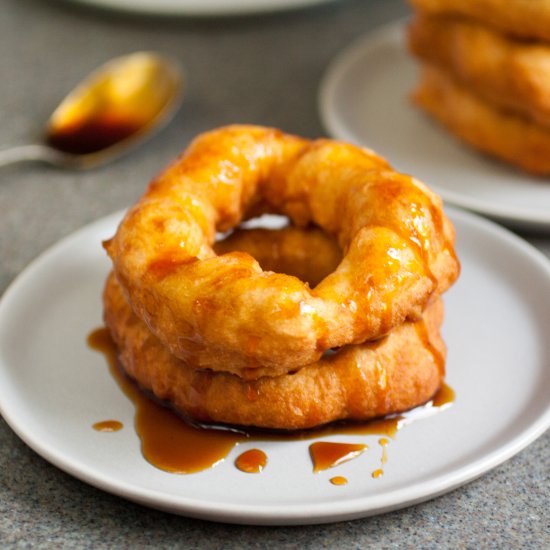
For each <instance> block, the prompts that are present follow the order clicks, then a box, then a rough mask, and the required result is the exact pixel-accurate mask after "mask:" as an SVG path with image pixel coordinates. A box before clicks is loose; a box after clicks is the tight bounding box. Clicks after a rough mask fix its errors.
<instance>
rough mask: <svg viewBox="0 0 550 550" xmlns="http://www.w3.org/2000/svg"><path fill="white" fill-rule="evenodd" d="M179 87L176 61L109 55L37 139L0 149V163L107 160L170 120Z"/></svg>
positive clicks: (84, 164)
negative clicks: (41, 136)
mask: <svg viewBox="0 0 550 550" xmlns="http://www.w3.org/2000/svg"><path fill="white" fill-rule="evenodd" d="M182 86H183V76H182V71H181V69H180V67H179V65H178V64H177V63H176V62H175V61H173V60H171V59H167V58H165V57H163V56H161V55H159V54H157V53H154V52H136V53H132V54H129V55H125V56H122V57H117V58H115V59H112V60H111V61H108V62H107V63H105V64H104V65H102V66H101V67H99V68H98V69H96V70H95V71H94V72H92V73H91V74H90V75H89V76H88V77H87V78H85V79H84V80H83V81H82V82H81V83H80V84H78V85H77V87H76V88H75V89H74V90H73V91H72V92H70V93H69V95H67V96H66V97H65V99H64V100H63V101H62V102H61V104H60V105H59V106H58V107H57V108H56V109H55V111H54V112H53V114H52V115H51V117H50V119H49V120H48V122H47V124H46V129H45V134H44V138H43V140H42V142H41V143H38V144H34V145H23V146H19V147H14V148H11V149H7V150H4V151H0V166H2V165H6V164H11V163H14V162H22V161H29V160H34V161H42V162H47V163H49V164H54V165H56V166H61V167H66V168H76V169H87V168H93V167H96V166H99V165H101V164H105V163H107V162H109V161H112V160H114V159H115V158H117V157H119V156H121V155H123V154H124V153H126V152H128V151H129V150H131V149H132V148H134V147H136V146H137V145H138V144H140V143H142V142H143V141H144V140H145V139H147V138H149V137H151V136H152V135H153V134H154V133H155V132H157V131H158V130H160V129H161V128H162V127H163V126H165V125H166V124H167V123H168V122H169V121H170V119H171V118H172V117H173V115H174V114H175V112H176V111H177V109H178V107H179V105H180V103H181V99H182Z"/></svg>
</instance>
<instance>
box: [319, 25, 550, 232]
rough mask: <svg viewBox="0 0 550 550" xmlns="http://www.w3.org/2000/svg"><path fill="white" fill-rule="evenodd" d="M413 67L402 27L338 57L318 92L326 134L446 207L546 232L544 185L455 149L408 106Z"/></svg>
mask: <svg viewBox="0 0 550 550" xmlns="http://www.w3.org/2000/svg"><path fill="white" fill-rule="evenodd" d="M415 81H416V64H415V61H414V59H413V58H412V57H411V56H410V54H409V53H408V52H407V50H406V45H405V24H404V23H403V22H399V23H394V24H392V25H389V26H387V27H383V28H381V29H379V30H378V31H376V32H374V33H371V34H369V35H367V36H365V37H364V38H362V39H361V40H359V41H358V42H356V43H355V44H353V45H352V46H351V47H350V48H349V49H347V50H346V51H344V52H343V53H342V54H341V55H339V56H338V57H337V58H336V59H335V61H334V62H333V63H332V64H331V65H330V67H329V68H328V70H327V72H326V75H325V77H324V79H323V82H322V84H321V89H320V97H319V103H320V111H321V116H322V119H323V122H324V125H325V127H326V129H327V131H328V132H329V134H331V135H332V136H334V137H336V138H338V139H342V140H346V141H351V142H355V143H357V144H360V145H363V146H367V147H370V148H372V149H374V150H375V151H378V152H379V153H381V154H382V155H383V156H385V157H386V158H387V159H388V160H389V162H390V163H391V164H392V165H393V166H395V168H396V169H398V170H399V171H401V172H406V173H410V174H414V175H415V176H417V177H418V178H420V179H421V180H423V181H425V182H426V183H427V184H428V185H429V186H430V187H432V188H433V189H434V190H436V191H437V192H438V193H439V194H440V195H441V196H442V197H443V198H444V199H445V200H446V201H448V202H450V203H452V204H455V205H457V206H462V207H464V208H468V209H470V210H474V211H476V212H479V213H481V214H485V215H489V216H491V217H493V218H495V219H498V220H500V221H503V222H505V223H510V224H514V225H517V226H525V227H531V228H538V229H544V230H549V229H550V180H548V179H542V178H535V177H531V176H529V175H527V174H524V173H522V172H520V171H518V170H515V169H514V168H512V167H508V166H507V165H505V164H502V163H499V162H497V161H493V160H491V159H489V158H487V157H485V156H482V155H481V154H478V153H477V152H475V151H473V150H471V149H469V148H468V147H466V146H465V145H462V144H461V143H459V142H458V141H457V140H456V139H455V138H454V137H452V136H451V135H450V134H449V133H448V132H447V131H446V130H444V129H443V128H441V127H440V126H438V125H437V124H436V123H435V122H433V121H431V120H429V119H428V118H427V117H426V116H425V115H423V113H421V112H419V110H418V109H416V108H415V107H414V106H413V105H412V104H411V102H410V100H409V95H410V93H411V91H412V90H413V88H414V87H415Z"/></svg>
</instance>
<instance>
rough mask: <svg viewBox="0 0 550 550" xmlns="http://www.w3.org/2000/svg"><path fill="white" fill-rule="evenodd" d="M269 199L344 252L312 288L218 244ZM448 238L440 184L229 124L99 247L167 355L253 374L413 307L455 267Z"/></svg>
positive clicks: (348, 338) (310, 355)
mask: <svg viewBox="0 0 550 550" xmlns="http://www.w3.org/2000/svg"><path fill="white" fill-rule="evenodd" d="M267 211H269V212H274V213H279V214H283V215H287V216H288V217H289V218H290V219H291V220H292V221H293V223H294V224H296V225H299V226H306V225H308V224H310V223H313V224H315V225H317V226H319V227H320V228H321V229H322V230H324V231H326V232H327V233H329V234H331V235H333V236H334V237H335V238H336V239H337V240H338V243H339V246H340V247H341V249H342V250H343V251H344V257H343V259H342V262H341V263H340V264H339V266H338V267H337V268H336V270H335V271H334V272H333V273H331V274H329V275H328V276H327V277H325V278H324V279H323V280H322V281H321V282H320V283H319V284H318V285H317V286H316V287H315V288H314V289H313V290H312V289H311V288H309V286H308V285H307V284H305V283H304V282H302V281H300V280H299V279H297V278H296V277H292V276H289V275H284V274H279V273H273V272H267V271H263V270H262V269H261V268H260V266H259V264H258V262H257V261H256V260H254V259H253V258H252V257H251V256H250V255H248V254H244V253H238V252H233V253H228V254H224V255H222V256H216V254H215V252H214V251H213V249H212V244H213V242H214V238H215V234H216V231H225V230H227V229H230V228H232V227H235V226H236V225H238V224H239V223H240V222H241V220H243V219H246V218H247V217H252V216H254V215H257V214H258V213H261V212H267ZM453 240H454V231H453V228H452V225H451V223H450V222H449V220H448V219H447V218H446V216H445V215H444V213H443V210H442V206H441V201H440V199H439V197H437V196H436V195H435V194H434V193H432V192H431V191H430V190H429V189H427V188H426V187H425V186H424V185H423V184H422V183H420V182H419V181H417V180H415V179H413V178H411V177H409V176H406V175H403V174H398V173H396V172H394V171H393V170H391V169H390V168H389V167H388V164H387V162H386V161H385V160H384V159H382V158H381V157H379V156H377V155H375V154H374V153H372V152H370V151H367V150H364V149H360V148H358V147H355V146H352V145H348V144H344V143H341V142H336V141H330V140H317V141H309V140H306V139H301V138H298V137H295V136H291V135H288V134H284V133H282V132H280V131H278V130H274V129H271V128H263V127H256V126H230V127H226V128H221V129H218V130H214V131H212V132H209V133H206V134H203V135H201V136H199V137H198V138H197V139H196V140H195V141H194V142H193V143H192V144H191V146H190V147H189V148H188V149H187V150H186V151H185V152H184V154H183V155H182V156H181V157H180V158H179V159H177V160H176V161H175V162H174V163H173V164H172V165H171V166H170V167H169V168H168V169H167V170H165V171H164V172H163V173H162V174H161V175H160V176H159V177H157V178H156V179H155V180H154V181H153V182H152V183H151V185H150V186H149V188H148V190H147V192H146V193H145V195H144V196H143V197H142V198H141V200H140V201H139V202H138V204H137V205H136V206H134V207H133V208H132V209H131V210H130V211H129V212H128V214H127V215H126V217H125V219H124V220H123V221H122V223H121V225H120V226H119V228H118V231H117V233H116V235H115V237H114V238H113V239H112V240H111V241H110V242H108V243H106V248H107V250H108V253H109V255H110V256H111V258H112V260H113V265H114V270H115V273H116V276H117V278H118V281H119V283H120V284H121V285H122V287H123V289H124V292H125V294H126V296H127V299H128V301H129V303H130V305H131V306H132V308H133V309H134V311H135V313H136V314H137V315H138V317H140V318H141V319H143V320H144V321H145V322H146V324H147V325H148V327H149V328H150V330H151V331H152V332H153V333H154V334H155V335H156V336H157V337H158V338H159V339H160V340H161V341H162V342H163V343H164V344H165V345H166V346H167V347H168V348H169V349H170V351H171V352H172V353H173V354H174V355H176V356H177V357H179V358H181V359H184V360H185V361H186V363H187V364H189V365H192V366H195V367H201V368H211V369H215V370H226V369H227V368H231V369H240V370H241V375H242V376H246V377H255V376H263V375H267V374H269V375H273V376H275V375H278V374H281V373H284V372H289V371H293V370H296V369H298V368H300V367H302V366H304V365H307V364H309V363H312V362H314V361H317V360H318V359H319V358H320V357H321V355H322V354H323V353H324V351H326V350H328V349H330V348H334V347H340V346H343V345H347V344H355V343H360V342H364V341H367V340H370V339H375V338H379V337H381V336H382V335H384V334H386V333H387V332H389V331H390V330H391V329H392V328H393V327H395V326H397V325H399V324H401V323H402V322H403V321H404V320H405V319H407V318H418V317H419V316H420V315H421V314H422V311H423V309H424V307H425V305H426V304H427V302H428V301H429V300H430V298H431V297H432V296H433V295H434V294H439V293H441V292H443V291H444V290H445V289H446V288H448V287H449V285H450V284H451V283H452V282H453V281H454V279H455V278H456V276H457V274H458V263H457V261H456V258H455V256H454V252H453ZM228 365H231V367H228Z"/></svg>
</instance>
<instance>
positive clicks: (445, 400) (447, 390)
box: [432, 384, 455, 409]
mask: <svg viewBox="0 0 550 550" xmlns="http://www.w3.org/2000/svg"><path fill="white" fill-rule="evenodd" d="M454 400H455V392H454V390H453V389H452V388H451V387H450V386H447V384H442V385H441V387H440V388H439V391H438V392H437V393H436V394H435V395H434V397H433V399H432V407H436V408H438V409H440V408H442V407H446V406H447V405H450V404H451V403H453V402H454Z"/></svg>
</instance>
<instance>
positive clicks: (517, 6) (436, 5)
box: [409, 0, 550, 41]
mask: <svg viewBox="0 0 550 550" xmlns="http://www.w3.org/2000/svg"><path fill="white" fill-rule="evenodd" d="M409 3H410V4H412V6H413V7H414V8H415V9H417V10H418V11H421V12H425V13H429V14H432V15H436V14H439V15H455V16H460V17H466V18H470V19H475V20H476V21H480V22H482V23H485V24H487V25H490V26H492V27H495V28H496V29H498V30H499V31H501V32H503V33H505V34H511V35H513V36H517V37H519V38H525V39H534V40H546V41H550V0H409Z"/></svg>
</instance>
